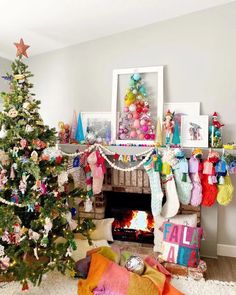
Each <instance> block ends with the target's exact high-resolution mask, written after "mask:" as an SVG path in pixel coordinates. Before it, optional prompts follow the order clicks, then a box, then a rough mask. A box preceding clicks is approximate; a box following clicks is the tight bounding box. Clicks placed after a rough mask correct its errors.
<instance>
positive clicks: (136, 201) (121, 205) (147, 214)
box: [104, 191, 154, 244]
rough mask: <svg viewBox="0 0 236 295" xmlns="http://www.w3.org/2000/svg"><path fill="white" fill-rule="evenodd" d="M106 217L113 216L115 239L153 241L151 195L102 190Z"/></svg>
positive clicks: (141, 241)
mask: <svg viewBox="0 0 236 295" xmlns="http://www.w3.org/2000/svg"><path fill="white" fill-rule="evenodd" d="M104 196H105V198H106V211H105V216H106V217H113V218H114V219H115V220H114V222H113V225H112V232H113V238H114V239H115V240H121V241H130V242H139V243H151V244H152V243H153V239H154V235H153V231H154V220H153V216H152V214H151V195H150V194H137V193H127V192H114V191H106V192H104Z"/></svg>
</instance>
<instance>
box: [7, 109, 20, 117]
mask: <svg viewBox="0 0 236 295" xmlns="http://www.w3.org/2000/svg"><path fill="white" fill-rule="evenodd" d="M17 116H18V111H17V110H16V109H15V108H12V109H10V110H9V111H8V117H10V118H16V117H17Z"/></svg>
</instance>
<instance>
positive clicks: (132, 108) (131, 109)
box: [129, 103, 136, 112]
mask: <svg viewBox="0 0 236 295" xmlns="http://www.w3.org/2000/svg"><path fill="white" fill-rule="evenodd" d="M129 111H130V112H135V111H136V105H135V104H133V103H132V104H131V105H130V106H129Z"/></svg>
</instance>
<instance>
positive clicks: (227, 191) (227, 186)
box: [217, 175, 234, 206]
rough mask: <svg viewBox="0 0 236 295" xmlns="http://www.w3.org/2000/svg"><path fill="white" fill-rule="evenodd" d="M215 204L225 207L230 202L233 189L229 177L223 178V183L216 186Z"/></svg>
mask: <svg viewBox="0 0 236 295" xmlns="http://www.w3.org/2000/svg"><path fill="white" fill-rule="evenodd" d="M218 190H219V191H218V195H217V202H218V203H219V204H220V205H223V206H227V205H229V203H230V202H231V201H232V198H233V192H234V187H233V185H232V182H231V179H230V176H229V175H226V176H225V177H224V183H223V184H218Z"/></svg>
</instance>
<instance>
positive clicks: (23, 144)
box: [20, 139, 27, 149]
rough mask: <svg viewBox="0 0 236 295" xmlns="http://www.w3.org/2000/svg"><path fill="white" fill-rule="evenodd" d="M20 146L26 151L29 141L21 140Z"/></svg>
mask: <svg viewBox="0 0 236 295" xmlns="http://www.w3.org/2000/svg"><path fill="white" fill-rule="evenodd" d="M20 146H21V147H22V148H23V149H24V148H25V147H27V140H26V139H21V140H20Z"/></svg>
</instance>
